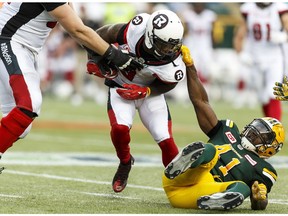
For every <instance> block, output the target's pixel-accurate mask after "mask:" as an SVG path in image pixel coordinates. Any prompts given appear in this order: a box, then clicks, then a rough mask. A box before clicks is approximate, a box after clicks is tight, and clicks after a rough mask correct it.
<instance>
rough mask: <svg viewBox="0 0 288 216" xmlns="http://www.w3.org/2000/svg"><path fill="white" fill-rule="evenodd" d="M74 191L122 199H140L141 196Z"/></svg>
mask: <svg viewBox="0 0 288 216" xmlns="http://www.w3.org/2000/svg"><path fill="white" fill-rule="evenodd" d="M74 192H77V193H81V194H87V195H92V196H99V197H111V198H121V199H130V200H140V198H138V197H128V196H119V195H115V194H104V193H91V192H80V191H74Z"/></svg>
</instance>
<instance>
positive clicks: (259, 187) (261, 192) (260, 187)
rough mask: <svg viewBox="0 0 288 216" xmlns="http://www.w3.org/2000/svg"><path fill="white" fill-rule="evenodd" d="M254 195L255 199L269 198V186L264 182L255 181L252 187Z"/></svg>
mask: <svg viewBox="0 0 288 216" xmlns="http://www.w3.org/2000/svg"><path fill="white" fill-rule="evenodd" d="M251 192H252V197H253V199H254V200H256V201H259V200H265V199H266V198H267V188H266V185H265V184H263V183H260V184H259V183H258V181H255V182H254V183H253V185H252V187H251Z"/></svg>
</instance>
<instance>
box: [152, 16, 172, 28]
mask: <svg viewBox="0 0 288 216" xmlns="http://www.w3.org/2000/svg"><path fill="white" fill-rule="evenodd" d="M168 20H169V19H168V16H167V15H166V14H158V15H157V16H155V17H154V19H153V27H154V28H155V29H162V28H164V27H165V26H166V25H167V24H168Z"/></svg>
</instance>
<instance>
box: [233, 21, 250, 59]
mask: <svg viewBox="0 0 288 216" xmlns="http://www.w3.org/2000/svg"><path fill="white" fill-rule="evenodd" d="M246 35H247V25H246V21H245V19H242V20H241V22H240V24H239V26H238V27H237V29H236V31H235V33H234V37H233V46H234V49H235V51H236V52H237V53H241V51H242V50H243V46H244V39H245V37H246Z"/></svg>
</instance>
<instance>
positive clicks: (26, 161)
mask: <svg viewBox="0 0 288 216" xmlns="http://www.w3.org/2000/svg"><path fill="white" fill-rule="evenodd" d="M134 158H135V164H134V166H135V167H162V166H163V165H162V162H161V157H160V156H159V155H158V154H155V155H134ZM267 161H269V162H270V163H271V164H272V165H273V166H274V167H275V168H276V169H287V168H288V156H274V157H272V158H270V159H268V160H267ZM118 163H119V160H118V158H117V157H116V155H115V154H113V153H105V152H97V153H84V152H70V153H65V152H48V153H46V152H44V153H43V152H7V153H6V154H5V157H3V158H2V160H1V164H3V165H4V166H5V164H10V165H11V164H13V165H31V166H71V165H73V166H98V167H103V166H107V167H108V166H118Z"/></svg>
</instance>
